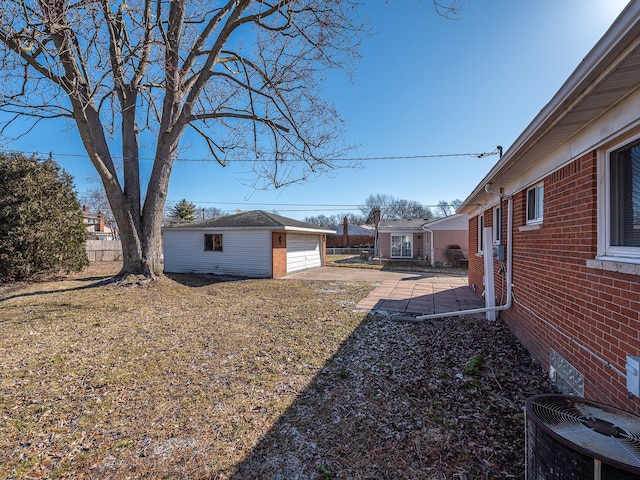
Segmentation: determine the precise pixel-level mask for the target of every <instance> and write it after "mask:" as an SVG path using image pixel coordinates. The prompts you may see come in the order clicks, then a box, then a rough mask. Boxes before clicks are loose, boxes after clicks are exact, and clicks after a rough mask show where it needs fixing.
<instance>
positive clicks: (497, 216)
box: [493, 205, 502, 245]
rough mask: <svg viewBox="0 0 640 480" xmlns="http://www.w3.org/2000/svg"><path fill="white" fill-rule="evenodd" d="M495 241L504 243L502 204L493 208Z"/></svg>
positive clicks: (498, 243)
mask: <svg viewBox="0 0 640 480" xmlns="http://www.w3.org/2000/svg"><path fill="white" fill-rule="evenodd" d="M493 243H495V244H497V245H500V244H501V243H502V205H498V206H497V207H495V208H494V209H493Z"/></svg>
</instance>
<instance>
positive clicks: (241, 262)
mask: <svg viewBox="0 0 640 480" xmlns="http://www.w3.org/2000/svg"><path fill="white" fill-rule="evenodd" d="M328 233H332V230H327V229H324V228H321V227H318V226H316V225H312V224H310V223H306V222H300V221H298V220H293V219H291V218H286V217H282V216H280V215H275V214H273V213H268V212H263V211H261V210H256V211H250V212H242V213H238V214H236V215H230V216H226V217H220V218H216V219H212V220H206V221H203V222H198V223H189V224H180V225H175V226H168V227H163V229H162V236H163V243H164V271H165V272H171V273H188V272H201V273H214V274H219V275H238V276H243V277H255V278H268V277H273V278H278V277H282V276H285V275H287V274H289V273H293V272H297V271H300V270H305V269H309V268H316V267H320V266H323V265H324V263H325V248H326V234H328Z"/></svg>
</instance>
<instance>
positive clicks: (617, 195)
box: [609, 140, 640, 248]
mask: <svg viewBox="0 0 640 480" xmlns="http://www.w3.org/2000/svg"><path fill="white" fill-rule="evenodd" d="M609 245H610V246H611V247H634V248H637V247H640V140H636V141H635V142H633V143H631V144H628V145H625V146H624V147H622V148H619V149H618V150H614V151H613V152H611V154H610V157H609Z"/></svg>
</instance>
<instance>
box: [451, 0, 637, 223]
mask: <svg viewBox="0 0 640 480" xmlns="http://www.w3.org/2000/svg"><path fill="white" fill-rule="evenodd" d="M639 86H640V2H638V1H632V2H630V3H629V5H627V7H626V8H625V9H624V10H623V12H622V13H621V14H620V16H619V17H618V18H617V19H616V21H615V22H614V23H613V25H612V26H611V27H610V28H609V30H608V31H607V32H606V33H605V34H604V36H603V37H602V38H601V39H600V40H599V41H598V43H597V44H596V45H595V46H594V47H593V48H592V49H591V51H590V52H589V53H588V54H587V56H586V57H585V58H584V59H583V61H582V62H581V63H580V64H579V65H578V67H577V68H576V69H575V70H574V71H573V73H572V74H571V76H570V77H569V78H568V79H567V81H566V82H565V83H564V84H563V85H562V87H561V88H560V90H558V92H557V93H556V94H555V95H554V96H553V98H552V99H551V100H550V101H549V103H547V105H545V107H544V108H543V109H542V110H541V111H540V112H539V113H538V115H536V117H535V118H534V119H533V121H532V122H531V123H530V124H529V125H528V126H527V128H526V129H525V130H524V131H523V132H522V133H521V134H520V136H519V137H518V138H517V139H516V141H515V142H514V143H513V145H511V147H509V149H508V150H507V151H506V152H505V153H504V155H503V156H502V158H500V160H499V161H498V162H497V163H496V164H495V165H494V166H493V168H492V169H491V170H490V171H489V173H487V175H486V176H485V177H484V178H483V179H482V181H480V183H479V184H478V185H477V186H476V188H475V189H474V190H473V192H471V194H470V195H469V196H468V197H467V198H466V199H465V201H464V202H463V205H462V206H461V207H460V208H459V209H458V213H466V214H469V215H473V214H475V213H476V212H477V211H478V210H480V209H482V208H483V207H485V206H487V205H490V204H493V203H495V202H496V196H495V194H494V193H491V192H488V191H487V189H486V188H485V187H486V186H487V185H489V186H490V190H492V191H493V192H499V191H500V189H501V188H505V187H506V186H508V185H510V184H513V183H515V182H516V179H517V178H518V177H520V176H521V175H523V173H524V172H526V171H527V170H529V169H531V168H532V167H533V165H535V163H536V162H537V161H538V160H540V159H541V158H544V157H546V156H547V155H549V154H550V153H551V152H553V151H554V150H555V149H557V148H558V147H560V146H561V145H562V144H563V143H565V142H566V141H567V140H568V139H570V138H571V137H573V136H575V135H576V134H578V133H579V132H580V131H581V130H583V129H585V128H587V126H588V125H589V124H590V123H592V122H593V121H594V120H595V119H597V118H598V117H600V116H601V115H602V114H604V113H605V112H606V111H607V110H610V109H611V108H612V107H613V106H614V105H616V104H618V103H620V102H621V101H622V100H623V99H625V98H626V97H628V96H629V95H631V94H632V93H633V92H634V91H637V90H638V88H639ZM584 153H586V152H574V154H575V155H574V157H573V158H576V157H578V156H579V155H582V154H584ZM504 193H505V195H507V196H509V195H511V194H513V193H515V192H510V191H505V192H504Z"/></svg>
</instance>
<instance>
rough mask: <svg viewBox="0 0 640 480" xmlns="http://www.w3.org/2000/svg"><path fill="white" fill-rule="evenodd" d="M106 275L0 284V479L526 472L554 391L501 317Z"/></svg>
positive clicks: (277, 286)
mask: <svg viewBox="0 0 640 480" xmlns="http://www.w3.org/2000/svg"><path fill="white" fill-rule="evenodd" d="M116 271H117V268H116V269H115V270H114V266H113V265H93V266H92V267H90V269H88V270H86V271H84V272H82V273H81V274H78V275H72V276H69V277H66V278H64V279H58V280H56V281H53V282H43V283H37V284H29V283H24V284H19V285H10V286H7V285H4V286H3V287H1V288H0V325H2V330H3V335H2V337H0V359H1V361H2V365H3V368H2V369H1V370H0V420H1V421H0V478H12V479H18V478H22V479H27V478H74V479H75V478H92V479H109V478H113V479H128V478H185V479H186V478H190V479H274V480H275V479H282V480H284V479H287V480H289V479H333V478H335V479H338V478H344V479H373V478H376V479H406V478H414V479H476V478H478V479H495V478H524V461H525V458H524V404H525V401H526V399H527V398H528V397H529V396H531V395H534V394H537V393H544V392H553V391H554V388H553V386H552V385H551V384H549V383H548V382H547V380H546V376H545V374H544V372H543V371H542V370H541V368H540V366H539V365H538V364H537V363H535V362H534V361H532V359H531V357H530V356H529V354H528V353H527V352H526V350H525V349H524V348H523V347H522V346H521V345H520V344H519V343H518V342H517V340H516V339H515V338H514V337H513V335H512V334H511V333H510V331H509V330H508V328H507V327H506V326H505V325H504V324H503V323H502V322H500V321H497V322H487V321H479V320H476V319H471V318H464V317H454V318H450V319H447V320H438V321H431V322H428V323H423V324H408V323H398V322H394V321H392V320H391V319H390V318H389V317H387V316H384V315H373V314H370V313H369V312H366V311H359V310H357V309H355V305H357V303H358V302H359V301H360V300H361V299H362V298H364V297H365V296H366V295H367V294H368V292H369V291H370V290H371V289H372V288H373V286H372V285H371V284H369V283H366V282H335V281H329V282H320V281H298V280H291V279H290V280H246V279H237V278H228V277H227V278H217V277H213V276H207V275H173V276H171V277H167V278H164V279H162V280H160V281H159V282H155V283H153V284H150V285H146V286H138V287H121V286H115V285H114V284H112V283H110V282H109V278H110V275H113V274H114V273H115V272H116Z"/></svg>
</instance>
